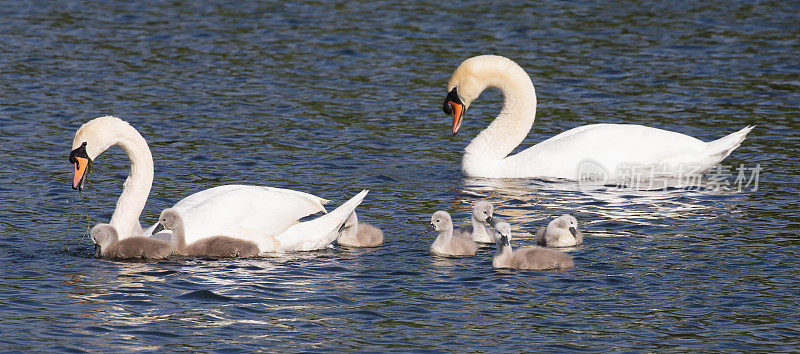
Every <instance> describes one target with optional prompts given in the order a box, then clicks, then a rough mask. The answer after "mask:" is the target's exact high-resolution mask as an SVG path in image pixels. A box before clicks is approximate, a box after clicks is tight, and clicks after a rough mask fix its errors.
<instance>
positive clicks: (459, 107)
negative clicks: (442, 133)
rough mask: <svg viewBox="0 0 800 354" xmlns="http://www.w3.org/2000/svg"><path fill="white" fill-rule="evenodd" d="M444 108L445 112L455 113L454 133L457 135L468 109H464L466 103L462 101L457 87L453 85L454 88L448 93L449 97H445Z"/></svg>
mask: <svg viewBox="0 0 800 354" xmlns="http://www.w3.org/2000/svg"><path fill="white" fill-rule="evenodd" d="M442 110H444V113H445V114H452V115H453V135H455V134H456V133H458V129H460V128H461V122H462V121H463V120H464V113H465V111H466V109H464V104H463V103H461V98H460V97H458V88H457V87H453V90H451V91H450V93H448V94H447V98H445V99H444V105H443V106H442Z"/></svg>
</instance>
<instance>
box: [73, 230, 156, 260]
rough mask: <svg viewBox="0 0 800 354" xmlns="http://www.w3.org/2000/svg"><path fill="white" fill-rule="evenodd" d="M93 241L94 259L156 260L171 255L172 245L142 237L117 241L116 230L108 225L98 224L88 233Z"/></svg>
mask: <svg viewBox="0 0 800 354" xmlns="http://www.w3.org/2000/svg"><path fill="white" fill-rule="evenodd" d="M89 235H90V237H91V238H92V240H93V241H94V244H95V246H94V255H95V257H102V258H103V259H113V260H158V259H166V258H167V257H169V255H170V254H171V253H172V245H170V244H169V243H167V242H164V241H161V240H157V239H154V238H149V237H144V236H133V237H128V238H126V239H124V240H122V241H120V240H119V236H118V235H117V230H116V229H115V228H114V226H111V225H110V224H98V225H96V226H95V227H93V228H92V230H91V232H90V233H89Z"/></svg>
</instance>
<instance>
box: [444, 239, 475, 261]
mask: <svg viewBox="0 0 800 354" xmlns="http://www.w3.org/2000/svg"><path fill="white" fill-rule="evenodd" d="M445 247H446V248H445V251H446V252H447V253H448V254H450V255H453V256H474V255H475V253H477V252H478V245H477V244H476V243H475V241H473V240H472V238H461V237H453V238H451V239H450V244H449V245H446V246H445Z"/></svg>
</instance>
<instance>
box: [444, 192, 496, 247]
mask: <svg viewBox="0 0 800 354" xmlns="http://www.w3.org/2000/svg"><path fill="white" fill-rule="evenodd" d="M493 212H494V208H493V207H492V204H491V203H489V202H487V201H485V200H481V201H478V202H477V203H475V205H473V206H472V214H471V215H470V225H469V226H467V227H463V228H456V229H454V230H453V235H454V236H455V237H461V238H469V239H472V240H474V241H475V242H477V243H488V244H492V243H494V236H492V235H494V229H493V228H492V227H491V226H489V224H490V222H491V220H492V213H493Z"/></svg>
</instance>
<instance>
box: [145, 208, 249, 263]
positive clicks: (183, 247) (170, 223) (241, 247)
mask: <svg viewBox="0 0 800 354" xmlns="http://www.w3.org/2000/svg"><path fill="white" fill-rule="evenodd" d="M161 230H172V244H173V245H174V253H175V254H177V255H181V256H193V257H213V258H231V257H256V256H258V245H256V243H255V242H252V241H247V240H242V239H238V238H234V237H229V236H212V237H206V238H203V239H200V240H197V241H195V242H192V243H191V244H189V245H187V244H186V234H185V230H184V225H183V218H182V217H181V215H180V214H179V213H178V212H177V211H176V210H174V209H164V211H162V212H161V216H159V218H158V225H157V226H156V228H155V229H154V231H153V233H158V232H159V231H161Z"/></svg>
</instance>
